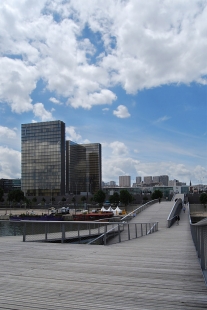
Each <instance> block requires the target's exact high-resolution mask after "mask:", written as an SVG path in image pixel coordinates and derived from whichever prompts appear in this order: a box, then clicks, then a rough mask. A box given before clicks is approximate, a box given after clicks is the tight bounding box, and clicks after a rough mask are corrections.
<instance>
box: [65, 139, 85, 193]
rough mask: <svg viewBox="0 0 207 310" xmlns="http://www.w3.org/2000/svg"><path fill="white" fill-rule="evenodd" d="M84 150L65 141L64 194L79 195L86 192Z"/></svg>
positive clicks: (75, 144) (82, 147) (73, 143)
mask: <svg viewBox="0 0 207 310" xmlns="http://www.w3.org/2000/svg"><path fill="white" fill-rule="evenodd" d="M86 172H87V161H86V148H85V147H84V146H82V145H80V144H77V143H75V142H72V141H66V193H73V194H76V195H77V194H79V193H80V192H86V191H87V184H86Z"/></svg>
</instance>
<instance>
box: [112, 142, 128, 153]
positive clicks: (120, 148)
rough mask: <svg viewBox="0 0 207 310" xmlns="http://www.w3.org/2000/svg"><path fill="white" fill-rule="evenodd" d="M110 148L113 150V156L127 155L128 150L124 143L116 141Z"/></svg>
mask: <svg viewBox="0 0 207 310" xmlns="http://www.w3.org/2000/svg"><path fill="white" fill-rule="evenodd" d="M109 147H110V148H111V149H112V154H113V155H116V156H121V155H126V154H127V153H128V149H127V147H126V145H125V144H124V143H123V142H119V141H114V142H112V143H110V144H109Z"/></svg>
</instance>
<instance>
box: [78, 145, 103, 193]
mask: <svg viewBox="0 0 207 310" xmlns="http://www.w3.org/2000/svg"><path fill="white" fill-rule="evenodd" d="M80 146H82V147H84V148H85V149H86V192H87V193H92V194H94V193H95V192H97V191H98V190H100V189H101V188H102V150H101V144H100V143H89V144H80Z"/></svg>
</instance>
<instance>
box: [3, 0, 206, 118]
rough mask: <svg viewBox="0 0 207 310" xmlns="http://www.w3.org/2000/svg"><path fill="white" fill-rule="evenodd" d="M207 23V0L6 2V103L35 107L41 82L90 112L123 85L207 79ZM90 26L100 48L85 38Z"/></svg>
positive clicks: (132, 88)
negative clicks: (35, 96) (115, 88)
mask: <svg viewBox="0 0 207 310" xmlns="http://www.w3.org/2000/svg"><path fill="white" fill-rule="evenodd" d="M155 11H156V14H155V13H154V12H155ZM43 12H45V14H44V13H43ZM57 14H58V15H59V21H55V20H54V19H53V16H55V15H57ZM72 16H73V17H74V19H72ZM206 20H207V3H206V0H200V1H199V2H197V1H191V2H190V3H189V1H182V2H180V1H179V0H175V1H171V2H170V1H168V0H163V1H159V0H149V1H145V2H144V1H142V0H128V1H122V0H117V1H103V0H98V1H97V0H93V1H91V0H88V1H87V2H83V1H79V0H76V1H74V0H73V1H70V2H68V1H65V2H62V1H59V0H51V1H46V0H42V1H41V0H38V1H32V0H31V1H30V5H28V2H27V1H18V2H17V1H14V0H13V1H9V2H8V1H2V2H1V7H0V29H1V30H2V31H1V45H0V55H2V57H1V58H0V67H1V72H0V85H1V86H0V100H1V101H2V102H6V103H7V104H8V105H10V106H11V109H12V111H14V112H16V113H23V112H27V111H30V110H32V101H31V97H30V96H31V93H32V91H33V90H34V89H35V87H36V83H37V81H38V80H39V79H42V80H44V82H45V83H46V89H47V90H49V91H51V92H55V93H57V94H58V95H61V96H64V97H65V98H67V100H68V104H70V105H71V106H72V107H74V108H77V107H82V108H85V109H90V108H92V107H93V106H94V105H103V104H111V103H112V102H113V101H115V100H116V95H115V94H114V93H113V92H112V90H111V89H112V87H113V86H116V85H122V87H123V88H124V89H125V90H126V92H127V93H131V94H134V93H136V92H137V91H139V90H142V89H144V88H147V89H148V88H152V87H157V86H160V85H164V84H170V83H176V84H180V83H185V84H189V83H191V82H197V83H200V84H206V83H207V81H206V75H207V64H206V49H207V42H206V34H207V23H206ZM86 26H88V27H89V28H90V31H91V32H93V33H94V35H95V34H97V33H98V34H99V35H100V40H99V42H97V45H94V40H92V39H91V41H90V37H89V38H85V37H82V34H83V32H82V31H83V30H84V28H85V27H86ZM100 43H101V44H102V43H103V48H102V47H101V48H100V46H101V44H100ZM109 88H110V90H109ZM56 100H57V99H56ZM53 102H54V100H53ZM54 103H56V104H58V102H54ZM117 113H118V112H117ZM118 115H119V116H118ZM118 115H117V116H118V117H122V116H121V115H127V114H121V113H118ZM128 116H129V115H128ZM125 117H126V116H125Z"/></svg>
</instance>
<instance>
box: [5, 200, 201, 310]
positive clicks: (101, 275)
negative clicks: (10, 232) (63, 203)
mask: <svg viewBox="0 0 207 310" xmlns="http://www.w3.org/2000/svg"><path fill="white" fill-rule="evenodd" d="M175 199H176V198H175ZM177 199H178V198H177ZM179 199H181V198H179ZM175 203H176V201H175V200H174V201H171V202H168V201H161V203H159V202H155V203H154V204H152V205H150V206H149V207H147V208H145V209H144V210H142V212H140V213H137V215H136V216H135V217H133V216H132V217H131V221H130V224H131V223H134V224H135V223H137V224H138V223H155V222H158V230H157V231H155V232H154V233H149V234H147V235H144V236H143V237H140V238H133V239H130V240H129V241H126V242H117V243H113V242H112V243H111V244H110V243H108V246H102V245H96V246H89V245H87V244H70V243H42V242H41V243H40V242H22V238H21V239H20V237H18V236H17V237H3V238H0V250H1V264H0V276H1V279H2V281H1V284H0V304H1V306H0V308H1V309H24V310H28V309H50V310H54V309H63V310H65V309H74V310H75V309H79V310H80V309H81V310H87V309H90V310H103V309H104V310H107V309H109V310H129V309H130V310H156V309H159V310H161V309H162V310H163V309H168V310H176V309H177V310H193V309H200V310H201V309H206V308H207V288H206V284H205V280H204V277H203V273H202V270H201V266H200V262H199V259H198V256H197V252H196V250H195V246H194V243H193V240H192V236H191V231H190V224H189V215H188V211H186V212H185V213H184V212H183V211H181V213H180V222H179V225H176V223H173V221H172V225H171V226H170V228H168V227H169V225H168V220H169V214H170V213H171V211H172V209H173V208H174V205H175ZM172 217H173V215H172ZM167 219H168V220H167ZM126 222H127V223H125V224H126V225H127V224H128V220H127V219H126ZM121 233H122V232H121ZM123 233H125V232H124V231H123ZM196 235H199V232H197V233H196ZM205 242H206V240H204V243H205Z"/></svg>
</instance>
